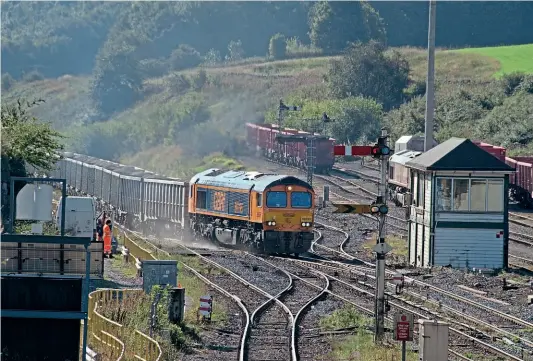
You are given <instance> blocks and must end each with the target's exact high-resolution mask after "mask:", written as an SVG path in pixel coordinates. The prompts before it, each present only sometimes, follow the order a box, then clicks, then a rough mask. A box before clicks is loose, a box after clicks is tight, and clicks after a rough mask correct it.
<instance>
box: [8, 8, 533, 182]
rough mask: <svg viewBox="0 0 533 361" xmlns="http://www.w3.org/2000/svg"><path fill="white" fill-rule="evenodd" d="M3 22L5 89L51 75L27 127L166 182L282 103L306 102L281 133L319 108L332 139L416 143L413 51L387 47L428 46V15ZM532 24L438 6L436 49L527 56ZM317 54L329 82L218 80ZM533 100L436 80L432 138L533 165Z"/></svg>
mask: <svg viewBox="0 0 533 361" xmlns="http://www.w3.org/2000/svg"><path fill="white" fill-rule="evenodd" d="M1 9H2V19H1V20H2V90H3V91H7V92H8V94H9V91H10V90H11V89H15V93H14V94H12V97H14V98H17V97H19V96H26V95H27V93H28V91H27V90H21V89H22V88H17V87H14V84H21V83H32V82H38V81H41V80H43V79H45V80H46V79H56V78H59V79H58V80H57V81H56V82H52V81H50V82H48V83H47V82H44V85H42V86H43V88H42V89H43V90H44V92H45V93H47V94H51V96H52V97H57V99H56V98H54V99H56V100H54V99H45V100H47V104H44V105H43V104H42V105H39V107H38V108H39V109H44V112H41V113H39V112H37V114H39V115H40V116H41V115H42V116H43V117H44V118H45V120H47V121H53V123H54V126H55V127H56V129H60V130H62V131H63V132H64V133H65V134H66V135H67V138H66V139H67V140H66V141H65V142H66V145H67V147H68V148H69V149H71V150H74V151H78V152H83V153H90V154H92V155H95V156H100V157H105V158H113V159H116V160H124V159H127V160H129V161H131V162H135V163H136V164H138V165H141V166H146V165H147V163H148V165H153V163H151V162H150V161H148V162H147V159H151V158H158V157H162V158H165V160H167V159H169V158H175V159H178V160H177V161H173V162H171V163H169V162H168V161H167V162H166V163H165V164H164V165H161V164H157V166H155V167H156V168H159V169H157V170H159V171H163V172H169V173H173V170H175V169H177V168H180V167H179V166H183V167H182V168H186V166H187V167H194V166H199V167H201V166H202V165H205V164H200V165H198V163H194V162H190V159H202V158H204V162H211V161H213V159H218V158H217V157H219V155H217V154H215V155H213V154H214V153H216V152H223V153H225V155H224V157H225V156H233V155H235V154H237V153H238V149H239V147H240V143H239V141H240V139H242V138H240V137H241V135H240V130H242V128H243V127H242V125H243V123H244V122H246V121H256V122H261V121H272V120H273V119H274V117H275V114H274V112H273V111H271V110H272V109H273V108H274V107H275V104H276V101H277V99H279V97H284V98H285V99H286V101H287V102H295V103H299V104H300V105H304V111H303V113H300V114H288V115H287V125H294V126H298V127H301V128H305V129H308V130H309V129H313V128H316V127H317V126H319V125H318V124H316V122H315V123H313V122H308V121H307V122H302V121H301V118H313V117H316V118H317V119H318V118H319V117H320V115H321V114H322V113H323V112H324V111H327V112H328V114H330V115H331V116H332V117H335V119H336V122H335V123H334V124H332V125H331V126H330V127H329V128H328V129H327V130H326V131H327V132H329V133H330V134H331V135H333V136H335V137H336V138H337V139H338V140H339V141H341V142H352V143H353V142H366V141H368V140H369V139H373V138H374V137H375V135H376V134H377V132H378V130H379V129H380V127H381V126H382V125H389V126H390V128H391V131H392V133H393V135H394V136H399V135H401V134H408V133H409V134H415V133H419V132H421V131H423V117H424V103H425V100H424V94H425V83H424V80H423V79H422V78H421V77H420V76H419V75H416V74H414V73H413V64H412V63H410V61H411V60H412V58H409V59H408V55H409V54H407V53H408V52H407V53H406V52H405V51H404V52H403V53H402V52H398V51H396V50H394V49H395V48H397V47H399V46H404V47H405V46H406V47H425V46H426V43H427V22H428V21H427V18H428V3H427V2H420V1H413V2H404V1H388V2H387V1H384V2H380V1H377V2H363V1H353V2H181V1H179V2H81V1H76V2H74V1H73V2H63V1H61V2H60V1H56V2H29V1H26V2H2V4H1ZM532 16H533V2H439V4H438V11H437V36H436V38H437V46H438V47H446V48H459V47H478V46H495V45H512V44H523V43H533V22H532V21H531V18H532ZM406 54H407V55H406ZM316 56H336V57H335V58H332V60H330V61H329V62H328V64H327V69H326V70H325V71H324V72H313V71H312V70H313V69H311V68H309V67H311V65H312V64H311V63H310V64H311V65H305V66H304V68H305V69H303V70H301V69H300V70H290V69H289V70H287V69H284V68H283V64H280V65H277V67H272V68H269V67H268V65H265V66H263V67H262V68H259V67H255V68H254V67H253V65H252V68H250V69H252V70H250V69H245V70H243V69H240V70H239V71H244V72H251V73H250V74H248V73H246V75H242V74H241V75H236V74H237V73H235V71H233V70H227V71H226V70H222V71H219V70H217V69H223V68H220V67H221V66H228V65H232V64H233V65H239V64H243V66H244V65H246V64H252V63H261V62H265V61H271V60H283V59H293V58H309V57H316ZM408 60H409V61H408ZM452 60H453V59H452ZM475 61H477V60H473V61H472V62H473V63H475ZM474 65H475V64H473V67H474ZM198 67H200V68H198ZM306 67H307V68H306ZM474 68H475V67H474ZM475 69H477V68H475ZM290 71H292V73H291V72H290ZM239 74H240V73H239ZM66 77H68V78H66ZM41 83H43V82H41ZM41 83H39V84H41ZM32 84H33V83H32ZM35 84H38V83H35ZM66 86H70V87H71V88H69V89H73V90H68V91H66V90H64V87H66ZM39 89H41V88H39ZM532 93H533V79H532V78H531V76H528V75H523V74H511V75H506V76H505V77H503V78H501V79H494V78H490V76H488V77H487V76H485V77H482V76H478V75H477V74H468V76H464V77H461V76H456V77H454V78H453V79H449V78H446V77H444V78H443V77H441V76H440V75H439V74H437V94H438V96H437V109H436V131H437V136H438V138H439V139H445V138H446V137H449V136H452V135H464V136H470V137H476V138H482V139H484V140H486V141H492V142H496V143H498V144H503V145H505V146H507V147H511V148H514V149H516V151H519V152H520V151H523V152H531V148H528V146H529V147H531V144H532V141H533V137H532V136H531V134H533V94H532ZM32 94H33V93H32ZM57 94H61V95H57ZM38 95H39V96H41V94H38ZM49 100H52V101H51V102H49ZM502 129H505V131H503V130H502ZM236 140H237V141H236ZM198 144H202V147H201V149H199V148H198V147H195V145H198ZM139 154H140V155H139ZM210 155H211V158H209V159H208V160H206V159H205V157H207V156H210ZM152 168H154V167H152ZM173 175H178V176H182V175H184V174H183V173H173Z"/></svg>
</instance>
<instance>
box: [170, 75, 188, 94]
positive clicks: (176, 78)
mask: <svg viewBox="0 0 533 361" xmlns="http://www.w3.org/2000/svg"><path fill="white" fill-rule="evenodd" d="M167 84H168V86H169V88H170V90H171V91H172V92H173V93H174V94H176V95H180V94H183V93H185V92H187V91H188V90H189V89H190V88H191V80H190V79H189V78H188V77H187V76H186V75H183V74H179V73H175V74H172V75H171V76H169V77H168V79H167Z"/></svg>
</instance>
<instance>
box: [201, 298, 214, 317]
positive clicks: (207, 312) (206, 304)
mask: <svg viewBox="0 0 533 361" xmlns="http://www.w3.org/2000/svg"><path fill="white" fill-rule="evenodd" d="M198 311H199V313H200V315H202V316H203V317H204V318H208V319H211V312H212V311H213V296H210V295H206V296H202V297H200V308H199V309H198Z"/></svg>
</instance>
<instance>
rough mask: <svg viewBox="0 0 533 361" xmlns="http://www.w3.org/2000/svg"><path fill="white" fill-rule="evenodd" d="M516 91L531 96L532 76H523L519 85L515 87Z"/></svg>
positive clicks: (532, 91)
mask: <svg viewBox="0 0 533 361" xmlns="http://www.w3.org/2000/svg"><path fill="white" fill-rule="evenodd" d="M516 91H519V92H526V93H529V94H533V75H531V74H528V75H526V76H524V78H523V79H522V81H521V82H520V85H519V86H517V87H516Z"/></svg>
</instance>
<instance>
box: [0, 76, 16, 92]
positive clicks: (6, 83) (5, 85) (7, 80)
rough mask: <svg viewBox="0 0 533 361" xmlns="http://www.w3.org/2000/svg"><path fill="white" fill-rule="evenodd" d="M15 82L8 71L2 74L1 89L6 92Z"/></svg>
mask: <svg viewBox="0 0 533 361" xmlns="http://www.w3.org/2000/svg"><path fill="white" fill-rule="evenodd" d="M14 84H15V79H13V77H12V76H11V74H9V73H4V74H2V91H4V92H7V91H9V89H11V88H12V87H13V85H14Z"/></svg>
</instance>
